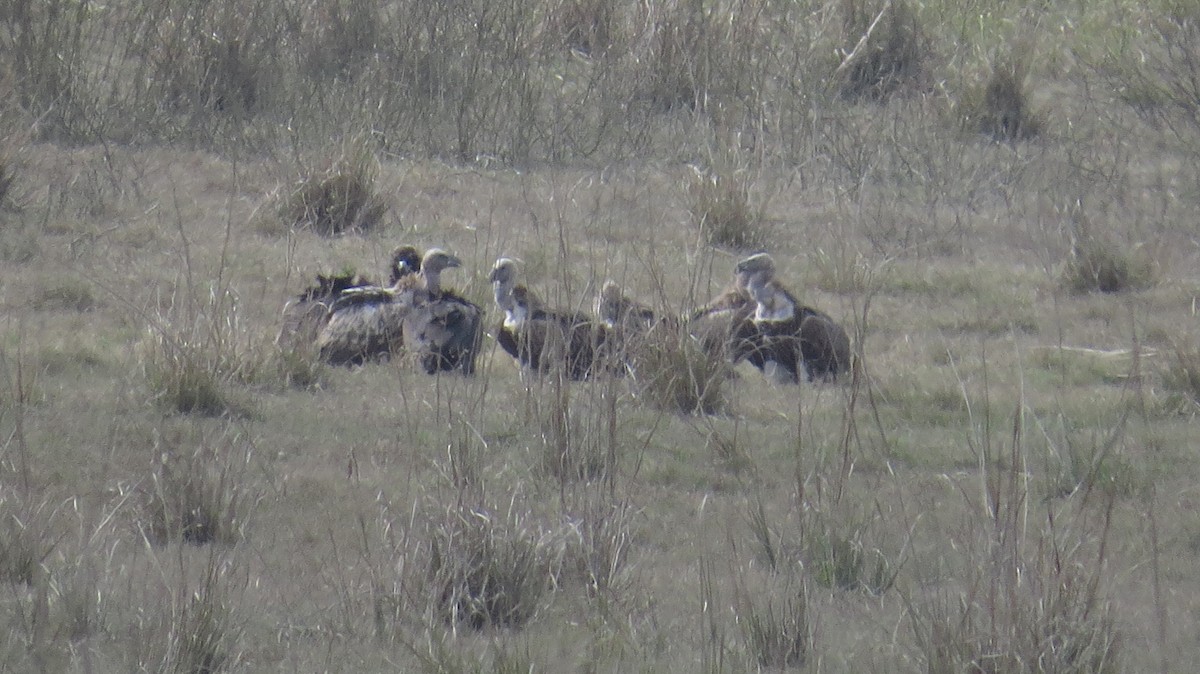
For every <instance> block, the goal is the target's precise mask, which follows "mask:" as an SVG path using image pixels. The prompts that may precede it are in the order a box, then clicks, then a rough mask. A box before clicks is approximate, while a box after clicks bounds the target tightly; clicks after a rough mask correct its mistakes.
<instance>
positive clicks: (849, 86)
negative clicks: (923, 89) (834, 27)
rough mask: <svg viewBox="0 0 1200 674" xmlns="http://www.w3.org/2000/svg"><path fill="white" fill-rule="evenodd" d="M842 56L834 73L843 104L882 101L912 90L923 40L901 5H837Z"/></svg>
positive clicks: (858, 0)
mask: <svg viewBox="0 0 1200 674" xmlns="http://www.w3.org/2000/svg"><path fill="white" fill-rule="evenodd" d="M842 13H843V29H844V33H845V38H846V43H847V45H849V48H848V51H846V52H845V56H844V57H843V59H842V62H841V64H840V65H838V67H837V70H836V71H835V75H836V79H837V80H838V86H839V90H840V93H841V95H842V97H843V98H846V99H849V100H854V101H857V100H870V101H882V100H884V99H886V98H888V97H889V96H891V95H892V94H894V93H897V92H898V91H900V90H902V89H903V88H904V87H912V86H918V85H919V83H920V81H921V78H922V76H923V75H924V73H925V62H926V61H927V59H928V56H927V52H928V50H929V45H928V40H927V38H926V37H925V33H924V31H923V30H922V28H921V25H920V23H919V22H918V20H917V15H916V13H915V12H914V11H913V10H912V8H911V7H909V5H908V3H907V2H903V1H900V2H891V1H890V0H889V1H887V2H884V3H878V2H874V1H872V0H843V2H842Z"/></svg>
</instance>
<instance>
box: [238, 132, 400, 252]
mask: <svg viewBox="0 0 1200 674" xmlns="http://www.w3.org/2000/svg"><path fill="white" fill-rule="evenodd" d="M378 172H379V164H378V162H377V161H376V159H375V157H374V155H373V154H372V153H371V152H370V151H369V150H366V149H365V148H360V149H358V150H357V151H355V152H353V153H351V154H349V155H348V156H345V157H342V158H341V159H339V160H338V161H337V162H335V163H334V165H333V167H332V168H330V169H329V170H327V171H324V172H320V173H317V174H313V175H309V176H307V177H305V178H303V179H302V180H300V181H299V182H298V183H297V184H296V185H295V186H294V187H293V188H292V189H291V191H290V192H288V193H287V194H285V195H284V196H283V197H282V199H280V203H279V206H278V210H277V213H278V217H279V222H280V223H281V224H282V225H283V227H284V228H285V229H287V230H312V231H314V232H316V233H317V234H320V235H321V236H337V235H339V234H344V233H347V232H363V231H367V230H370V229H373V228H374V227H375V226H376V225H378V224H379V222H380V221H381V220H382V219H383V215H384V213H386V212H387V209H388V203H387V201H386V200H385V199H384V198H383V197H381V196H380V195H379V193H378V192H377V191H376V188H375V180H376V176H377V175H378ZM259 229H260V231H263V232H270V231H271V230H272V229H273V228H272V226H271V223H265V222H264V223H262V226H260V227H259Z"/></svg>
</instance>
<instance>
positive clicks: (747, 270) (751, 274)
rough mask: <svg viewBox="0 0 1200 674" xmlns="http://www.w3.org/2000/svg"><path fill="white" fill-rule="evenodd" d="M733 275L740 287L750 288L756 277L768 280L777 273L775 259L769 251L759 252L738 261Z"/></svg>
mask: <svg viewBox="0 0 1200 674" xmlns="http://www.w3.org/2000/svg"><path fill="white" fill-rule="evenodd" d="M733 275H734V278H735V279H736V281H737V285H738V287H739V288H742V289H743V290H745V289H748V288H749V286H750V283H751V282H752V281H754V280H755V279H758V280H760V281H764V282H765V281H767V280H769V279H770V278H772V277H773V276H774V275H775V260H774V259H772V258H771V256H770V255H768V254H767V253H758V254H756V255H751V256H750V257H748V258H746V259H744V260H742V261H741V262H738V263H737V266H736V267H734V268H733Z"/></svg>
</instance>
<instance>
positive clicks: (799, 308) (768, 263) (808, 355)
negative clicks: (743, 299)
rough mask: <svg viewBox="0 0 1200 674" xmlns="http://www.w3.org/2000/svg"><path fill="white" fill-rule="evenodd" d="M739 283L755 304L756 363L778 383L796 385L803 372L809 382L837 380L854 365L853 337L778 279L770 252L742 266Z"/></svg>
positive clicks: (753, 256)
mask: <svg viewBox="0 0 1200 674" xmlns="http://www.w3.org/2000/svg"><path fill="white" fill-rule="evenodd" d="M736 273H737V275H738V279H739V282H741V283H744V285H745V287H746V289H747V291H748V292H749V295H750V297H751V298H752V299H753V301H754V314H753V318H752V322H753V324H754V326H755V327H756V328H757V336H756V340H757V348H756V350H755V359H756V360H757V361H759V362H761V363H762V364H761V365H758V362H756V363H755V364H756V365H758V366H759V367H760V369H762V370H763V372H764V373H766V374H767V375H768V376H770V377H772V378H773V379H776V380H777V381H786V382H796V381H799V378H800V368H801V366H803V367H804V372H805V374H806V375H807V378H808V380H809V381H818V380H819V381H833V380H835V379H837V375H838V374H839V373H841V372H844V371H846V370H847V369H848V368H849V366H850V338H849V337H848V336H847V335H846V331H845V330H843V329H842V327H841V326H839V325H838V324H837V323H835V322H834V321H833V319H832V318H830V317H829V315H828V314H825V313H824V312H821V311H818V310H816V309H813V308H811V307H807V306H803V305H801V304H800V303H799V302H797V301H796V298H795V296H794V295H792V293H791V292H789V291H788V290H787V289H786V288H784V287H783V285H782V284H780V283H779V281H777V280H776V279H775V261H774V260H772V259H771V256H770V255H768V254H766V253H759V254H757V255H752V256H750V257H748V258H746V259H744V260H742V261H741V262H739V263H738V265H737V268H736Z"/></svg>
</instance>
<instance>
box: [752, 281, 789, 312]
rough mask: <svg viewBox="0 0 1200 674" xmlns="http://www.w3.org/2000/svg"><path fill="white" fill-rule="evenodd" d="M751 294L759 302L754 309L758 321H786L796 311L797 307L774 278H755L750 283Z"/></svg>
mask: <svg viewBox="0 0 1200 674" xmlns="http://www.w3.org/2000/svg"><path fill="white" fill-rule="evenodd" d="M749 290H750V296H751V297H753V298H754V301H755V302H757V303H758V306H757V307H756V308H755V311H754V320H756V321H786V320H789V319H791V318H792V316H794V315H795V313H796V307H795V306H794V305H793V304H792V301H791V300H789V299H788V296H787V293H785V292H784V291H783V289H782V288H780V287H779V285H778V284H776V283H775V282H774V281H773V280H762V279H754V280H753V281H751V283H750V284H749Z"/></svg>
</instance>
